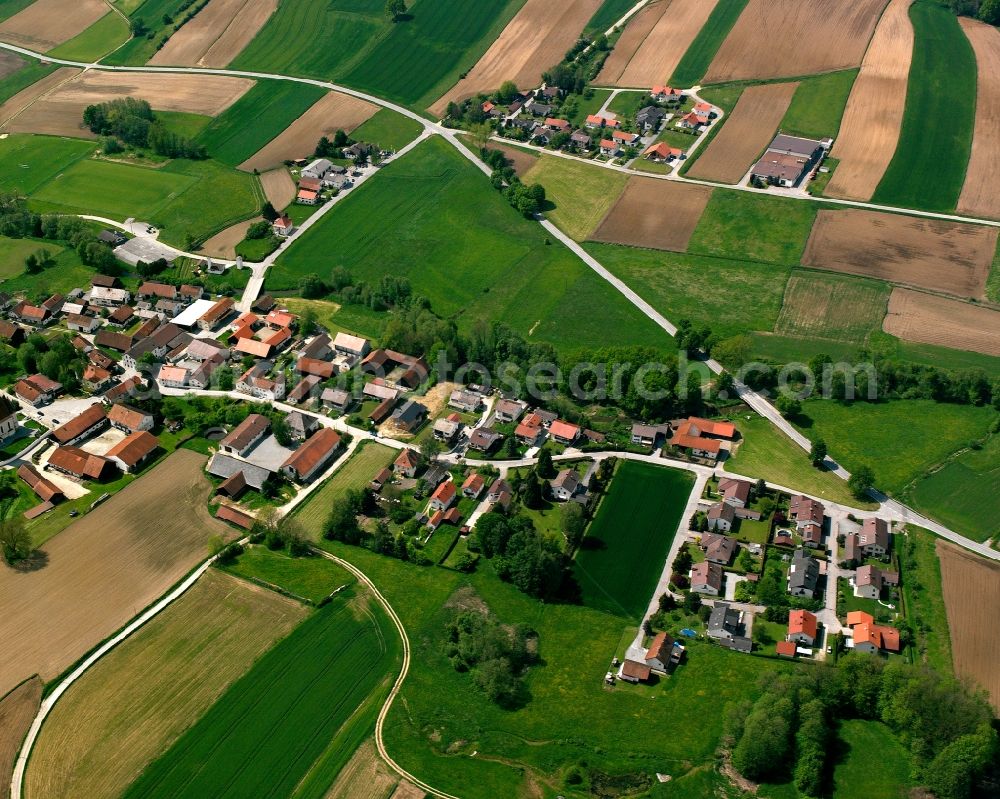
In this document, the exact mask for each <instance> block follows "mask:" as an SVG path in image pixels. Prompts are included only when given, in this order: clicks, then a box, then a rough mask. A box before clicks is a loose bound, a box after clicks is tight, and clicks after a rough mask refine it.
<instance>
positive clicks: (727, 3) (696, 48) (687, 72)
mask: <svg viewBox="0 0 1000 799" xmlns="http://www.w3.org/2000/svg"><path fill="white" fill-rule="evenodd" d="M748 2H749V0H719V3H718V5H717V6H716V7H715V9H714V10H713V11H712V13H711V15H710V16H709V17H708V20H707V21H706V22H705V25H704V27H703V28H702V29H701V30H700V31H699V32H698V35H697V36H695V38H694V41H693V42H691V46H690V47H688V49H687V52H685V53H684V57H683V58H681V61H680V63H679V64H678V65H677V69H675V70H674V74H673V75H672V76H671V78H670V83H671V85H672V86H679V87H681V88H687V87H688V86H694V85H695V84H696V83H697V82H698V81H700V80H701V79H702V77H703V76H704V74H705V73H706V72H707V71H708V65H709V64H711V63H712V59H713V58H715V54H716V52H718V50H719V47H720V46H721V45H722V42H723V40H724V39H725V38H726V36H728V35H729V31H731V30H732V29H733V25H735V24H736V20H737V19H739V16H740V14H742V13H743V9H744V8H745V7H746V4H747V3H748Z"/></svg>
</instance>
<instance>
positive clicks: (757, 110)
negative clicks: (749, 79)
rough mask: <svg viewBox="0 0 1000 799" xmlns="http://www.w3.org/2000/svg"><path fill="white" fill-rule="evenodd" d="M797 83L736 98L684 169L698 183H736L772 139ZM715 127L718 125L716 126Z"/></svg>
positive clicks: (752, 88) (767, 87) (760, 88)
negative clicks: (718, 128) (715, 132)
mask: <svg viewBox="0 0 1000 799" xmlns="http://www.w3.org/2000/svg"><path fill="white" fill-rule="evenodd" d="M798 87H799V84H798V83H768V84H764V85H763V86H750V87H748V88H747V89H746V90H744V92H743V94H742V95H740V99H739V101H738V102H737V103H736V107H735V108H734V109H733V112H732V114H730V116H729V118H728V119H725V120H723V125H722V130H721V131H719V133H718V135H717V136H716V137H715V138H714V139H712V141H711V142H709V145H708V149H707V150H705V152H703V153H702V154H701V156H699V158H698V160H697V161H695V162H694V164H693V165H692V166H691V168H690V169H689V170H688V175H689V176H690V177H692V178H698V179H700V180H715V181H718V182H719V183H738V182H739V180H740V178H742V177H743V176H744V175H745V174H746V173H747V170H748V169H750V167H751V166H753V163H754V161H755V160H756V159H757V158H758V157H759V156H760V154H761V153H762V152H764V150H765V148H766V147H767V145H768V144H770V143H771V139H773V138H774V134H775V132H777V130H778V125H780V124H781V120H782V119H784V117H785V112H786V111H787V110H788V106H789V105H790V104H791V102H792V97H793V96H794V95H795V90H796V89H797V88H798ZM716 124H719V123H716Z"/></svg>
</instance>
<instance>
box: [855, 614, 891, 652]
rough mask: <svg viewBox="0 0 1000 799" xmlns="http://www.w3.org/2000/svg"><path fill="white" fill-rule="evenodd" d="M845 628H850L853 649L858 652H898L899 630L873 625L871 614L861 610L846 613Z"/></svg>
mask: <svg viewBox="0 0 1000 799" xmlns="http://www.w3.org/2000/svg"><path fill="white" fill-rule="evenodd" d="M847 626H848V627H850V628H851V634H852V636H853V637H854V649H855V650H856V651H858V652H869V653H875V652H878V651H879V650H885V651H886V652H898V651H899V630H897V629H895V628H894V627H882V626H880V625H878V624H875V619H874V618H873V617H872V616H871V614H869V613H865V612H864V611H863V610H852V611H851V612H850V613H848V614H847Z"/></svg>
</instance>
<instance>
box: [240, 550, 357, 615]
mask: <svg viewBox="0 0 1000 799" xmlns="http://www.w3.org/2000/svg"><path fill="white" fill-rule="evenodd" d="M225 570H226V571H227V572H229V573H230V574H235V575H236V576H237V577H246V578H256V579H258V580H263V581H264V582H265V583H270V584H271V585H276V586H278V587H279V588H283V589H285V590H286V591H288V592H290V593H292V594H295V595H296V596H298V597H302V598H303V599H308V600H309V601H311V602H319V601H320V600H321V599H323V598H324V597H328V596H329V595H330V594H331V593H332V592H333V591H334V590H335V589H337V588H339V587H340V586H342V585H347V584H348V583H353V582H354V578H353V577H351V575H350V574H348V572H347V571H345V570H344V569H343V568H342V567H340V566H338V565H337V564H336V563H334V562H333V561H331V560H327V559H326V558H320V557H306V558H291V557H289V556H288V555H286V554H284V553H283V552H272V551H271V550H269V549H268V548H267V547H264V546H260V545H256V546H252V547H250V548H249V549H247V550H246V551H245V552H244V553H243V554H242V555H240V556H239V557H238V558H237V559H236V562H235V563H233V564H232V565H231V566H227V567H225Z"/></svg>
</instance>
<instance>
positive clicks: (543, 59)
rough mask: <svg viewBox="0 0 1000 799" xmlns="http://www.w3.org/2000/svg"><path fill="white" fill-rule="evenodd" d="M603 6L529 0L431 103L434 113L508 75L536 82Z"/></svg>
mask: <svg viewBox="0 0 1000 799" xmlns="http://www.w3.org/2000/svg"><path fill="white" fill-rule="evenodd" d="M600 5H601V0H563V2H561V3H553V2H552V0H528V2H526V3H525V4H524V5H523V6H522V7H521V10H520V11H518V12H517V14H516V15H515V16H514V19H512V20H511V21H510V22H509V23H508V24H507V27H506V28H504V29H503V33H501V34H500V37H499V38H498V39H497V40H496V41H495V42H493V44H492V45H490V49H489V50H487V51H486V52H485V53H484V54H483V57H482V58H480V59H479V61H477V62H476V65H475V66H474V67H473V68H472V69H471V70H469V72H468V74H467V75H466V77H465V78H464V79H463V80H460V81H459V82H458V83H456V84H455V85H454V86H453V87H452V88H451V89H449V90H448V92H447V93H445V95H444V96H443V97H441V98H440V99H439V100H438V101H437V102H435V103H434V105H433V106H431V108H430V110H431V112H432V113H433V114H435V115H436V116H439V117H440V116H444V112H445V110H446V109H447V107H448V103H450V102H452V101H456V102H459V101H461V100H464V99H465V98H467V97H472V96H473V95H475V94H478V93H479V92H489V91H492V90H494V89H498V88H500V84H501V83H503V82H504V81H505V80H512V81H514V83H516V84H517V85H518V88H521V89H526V88H528V87H529V86H537V85H538V81H539V78H540V77H541V74H542V72H543V71H545V70H546V69H549V68H550V67H552V66H555V65H556V64H558V63H559V61H560V60H561V59H562V57H563V55H564V54H565V53H566V51H567V50H569V48H570V47H572V46H573V43H574V42H575V41H576V40H577V37H578V36H579V35H580V32H581V31H582V30H583V26H584V25H586V24H587V22H588V21H589V20H590V18H591V17H592V16H593V15H594V12H595V11H597V9H598V7H599V6H600Z"/></svg>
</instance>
